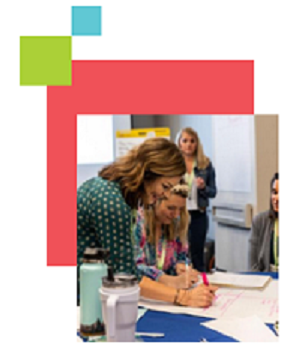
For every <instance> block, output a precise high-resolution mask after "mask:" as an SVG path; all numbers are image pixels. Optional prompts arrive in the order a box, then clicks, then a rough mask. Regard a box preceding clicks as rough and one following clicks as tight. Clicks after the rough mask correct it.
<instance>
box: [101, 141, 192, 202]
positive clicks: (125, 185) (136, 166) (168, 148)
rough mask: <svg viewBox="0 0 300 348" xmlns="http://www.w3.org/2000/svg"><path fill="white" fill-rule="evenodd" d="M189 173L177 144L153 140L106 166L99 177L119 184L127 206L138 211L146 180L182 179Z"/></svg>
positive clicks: (145, 142)
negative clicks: (161, 178)
mask: <svg viewBox="0 0 300 348" xmlns="http://www.w3.org/2000/svg"><path fill="white" fill-rule="evenodd" d="M185 172H186V166H185V161H184V158H183V156H182V154H181V152H180V150H179V149H178V147H177V146H176V144H174V143H173V142H171V141H170V140H167V139H165V138H150V139H147V140H145V141H144V142H143V143H142V144H141V145H139V146H137V147H135V148H133V149H131V150H130V151H128V153H127V154H126V155H125V156H123V157H120V158H119V159H117V160H116V161H115V162H113V163H112V164H109V165H107V166H106V167H104V168H103V169H102V170H101V171H100V172H99V173H98V175H99V176H101V177H102V178H103V179H106V180H109V181H116V182H118V183H119V184H120V188H121V191H122V194H123V197H124V198H125V201H126V203H127V204H128V205H129V206H130V207H132V208H134V207H137V204H138V200H139V198H141V197H142V195H143V194H144V192H145V188H144V182H145V181H148V182H150V181H154V180H155V179H157V178H158V177H163V176H165V177H175V176H182V175H184V173H185Z"/></svg>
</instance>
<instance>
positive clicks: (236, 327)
mask: <svg viewBox="0 0 300 348" xmlns="http://www.w3.org/2000/svg"><path fill="white" fill-rule="evenodd" d="M200 325H203V326H206V327H208V328H209V329H212V330H216V331H218V332H220V333H222V334H224V335H226V336H229V337H233V338H234V339H236V340H238V341H240V342H278V337H277V336H276V335H275V334H274V332H272V331H271V330H270V329H269V328H268V327H267V326H266V325H265V324H264V322H263V321H262V320H261V319H260V318H259V317H257V316H256V315H253V316H250V317H247V318H232V319H217V320H211V321H209V322H206V323H203V324H200Z"/></svg>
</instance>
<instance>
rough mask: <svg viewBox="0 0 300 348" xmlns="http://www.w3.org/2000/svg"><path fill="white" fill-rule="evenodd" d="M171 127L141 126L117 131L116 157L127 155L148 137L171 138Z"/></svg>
mask: <svg viewBox="0 0 300 348" xmlns="http://www.w3.org/2000/svg"><path fill="white" fill-rule="evenodd" d="M170 135H171V132H170V129H169V128H141V129H131V130H121V131H117V132H116V157H117V158H118V157H121V156H124V155H126V153H127V152H128V151H129V150H130V149H132V148H133V147H134V146H137V145H140V144H141V143H143V142H144V141H145V140H146V139H148V138H155V137H156V138H166V139H170Z"/></svg>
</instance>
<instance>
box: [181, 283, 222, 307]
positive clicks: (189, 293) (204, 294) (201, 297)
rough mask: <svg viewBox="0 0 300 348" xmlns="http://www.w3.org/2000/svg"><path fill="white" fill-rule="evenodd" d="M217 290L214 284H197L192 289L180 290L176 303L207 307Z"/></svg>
mask: <svg viewBox="0 0 300 348" xmlns="http://www.w3.org/2000/svg"><path fill="white" fill-rule="evenodd" d="M217 290H218V288H217V287H216V286H213V285H204V284H201V285H198V286H197V287H196V288H194V289H190V290H180V291H179V294H178V297H177V299H176V303H177V304H179V305H181V306H187V307H204V308H205V307H209V306H211V304H212V302H213V300H214V298H215V292H216V291H217Z"/></svg>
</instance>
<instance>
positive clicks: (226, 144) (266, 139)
mask: <svg viewBox="0 0 300 348" xmlns="http://www.w3.org/2000/svg"><path fill="white" fill-rule="evenodd" d="M224 117H225V116H224V115H222V116H213V140H214V141H213V147H214V159H215V166H216V171H217V172H218V173H219V174H218V175H219V178H222V180H223V179H226V181H225V182H224V181H223V188H222V187H220V186H221V185H219V194H218V197H217V199H216V200H215V202H214V203H215V204H216V205H218V204H220V205H222V206H224V205H225V206H226V205H229V204H239V205H241V206H245V205H246V204H250V205H251V207H252V218H253V217H254V216H255V215H256V214H258V213H259V212H262V211H265V210H267V209H269V202H270V179H271V177H272V176H273V174H274V173H275V172H276V171H278V116H277V115H263V116H262V115H255V116H254V115H250V116H245V115H243V116H242V117H248V122H245V123H244V125H242V126H241V124H239V122H235V119H234V118H235V117H236V116H227V117H228V118H230V117H232V122H231V123H232V129H231V131H226V130H224V132H223V133H222V130H220V129H219V130H218V127H219V125H220V123H219V124H218V122H219V121H218V120H219V119H218V118H222V119H223V121H224ZM244 120H245V119H243V121H244ZM228 121H229V122H228V124H229V123H230V120H228ZM245 127H246V128H245ZM241 133H243V137H241V136H240V134H241ZM220 136H221V137H222V142H220V141H219V137H220ZM220 146H221V147H220ZM218 151H219V154H220V151H221V152H222V154H223V155H222V158H220V156H218ZM232 152H233V153H234V156H235V159H236V160H235V161H232V160H231V155H232ZM227 162H228V163H230V166H229V167H228V168H226V163H227ZM226 175H227V176H226ZM240 180H242V181H244V184H245V183H246V181H247V182H248V183H249V185H244V187H242V185H240V184H239V182H240ZM250 237H251V228H250V227H249V228H248V227H247V228H246V227H245V228H241V227H237V226H230V225H229V224H222V223H216V222H215V241H216V267H217V268H218V269H221V270H226V271H231V272H241V271H249V270H250V268H251V264H250V243H249V240H250Z"/></svg>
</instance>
